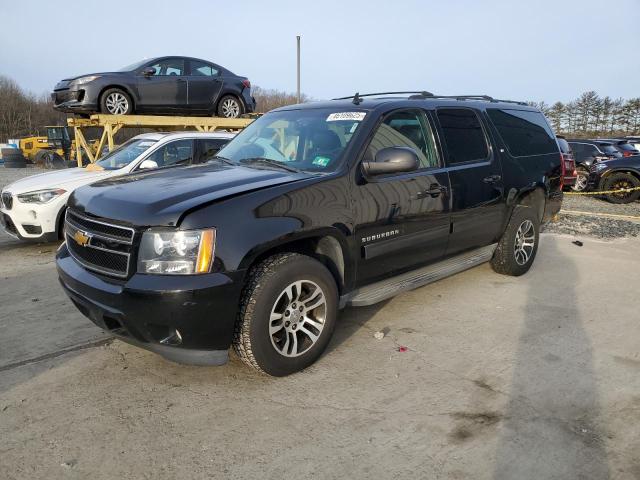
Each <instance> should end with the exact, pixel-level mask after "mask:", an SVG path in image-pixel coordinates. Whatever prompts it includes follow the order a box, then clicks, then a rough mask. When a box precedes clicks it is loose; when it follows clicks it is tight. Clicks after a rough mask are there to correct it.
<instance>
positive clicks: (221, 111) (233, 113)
mask: <svg viewBox="0 0 640 480" xmlns="http://www.w3.org/2000/svg"><path fill="white" fill-rule="evenodd" d="M217 112H218V116H219V117H225V118H238V117H239V116H240V115H242V114H243V113H244V109H243V108H242V103H241V102H240V100H238V99H237V98H236V97H234V96H233V95H225V96H224V97H222V99H221V100H220V102H219V103H218V108H217Z"/></svg>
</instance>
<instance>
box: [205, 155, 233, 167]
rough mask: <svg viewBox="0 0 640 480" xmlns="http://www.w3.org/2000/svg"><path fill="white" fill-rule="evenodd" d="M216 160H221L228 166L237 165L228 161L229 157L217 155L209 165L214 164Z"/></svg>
mask: <svg viewBox="0 0 640 480" xmlns="http://www.w3.org/2000/svg"><path fill="white" fill-rule="evenodd" d="M214 160H220V161H221V162H222V163H226V164H227V165H235V162H234V161H232V160H230V159H228V158H227V157H223V156H221V155H216V156H214V157H211V158H210V159H209V160H208V161H207V163H209V162H213V161H214Z"/></svg>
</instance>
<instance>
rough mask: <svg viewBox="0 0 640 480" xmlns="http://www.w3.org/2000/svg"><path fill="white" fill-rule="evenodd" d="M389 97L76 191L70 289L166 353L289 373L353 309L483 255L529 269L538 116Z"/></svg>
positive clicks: (547, 131)
mask: <svg viewBox="0 0 640 480" xmlns="http://www.w3.org/2000/svg"><path fill="white" fill-rule="evenodd" d="M405 93H406V92H405ZM381 95H382V94H377V96H375V95H373V94H372V95H371V96H368V95H362V96H361V95H355V96H353V97H347V98H344V99H337V100H335V101H328V102H322V103H307V104H303V105H294V106H289V107H284V108H280V109H277V110H273V111H271V112H269V113H267V114H266V115H264V116H263V117H261V118H259V119H258V120H256V121H255V122H253V123H252V124H251V125H249V126H248V127H247V128H246V129H245V130H243V131H242V132H241V133H240V134H239V135H238V136H237V137H235V138H234V139H233V140H232V141H231V142H230V143H229V144H227V146H226V147H225V148H223V149H222V150H221V151H220V152H219V156H218V157H217V158H216V159H214V161H212V162H211V163H209V164H207V165H205V166H194V167H184V168H175V169H171V170H165V171H155V172H145V173H141V174H133V175H129V176H126V177H121V178H117V179H109V180H107V181H103V182H98V183H94V184H92V185H90V186H86V187H82V188H79V189H77V190H75V192H74V193H73V194H72V196H71V197H70V199H69V202H68V210H67V212H68V213H67V221H66V228H65V232H66V243H65V244H63V245H62V246H61V247H60V249H59V250H58V252H57V255H56V262H57V268H58V273H59V277H60V282H61V284H62V286H63V287H64V290H65V292H66V293H67V295H68V296H69V297H70V298H71V300H72V301H73V303H74V304H75V305H76V306H77V307H78V309H79V310H80V311H81V312H82V313H83V314H84V315H86V316H87V317H88V318H90V319H91V320H92V321H93V322H94V323H96V324H97V325H99V326H100V327H102V328H103V329H105V330H107V331H109V332H111V333H112V334H113V335H115V336H116V337H117V338H120V339H122V340H124V341H126V342H130V343H132V344H134V345H137V346H140V347H143V348H146V349H149V350H152V351H154V352H157V353H159V354H160V355H162V356H164V357H165V358H168V359H171V360H174V361H179V362H185V363H192V364H200V365H217V364H222V363H224V362H226V361H227V358H228V349H229V346H230V345H233V346H234V348H235V351H236V352H237V354H238V355H239V357H240V358H241V359H242V360H243V361H244V362H245V363H246V364H248V365H250V366H252V367H254V368H256V369H257V370H259V371H262V372H266V373H268V374H271V375H287V374H290V373H292V372H295V371H298V370H301V369H303V368H305V367H307V366H308V365H310V364H311V363H313V362H314V361H315V360H316V359H317V358H318V357H319V356H320V355H321V354H322V352H323V351H324V349H325V347H326V346H327V344H328V343H329V340H330V339H331V335H332V333H333V330H334V327H335V324H336V321H337V319H338V310H339V309H341V308H343V307H345V306H347V305H352V306H361V305H371V304H374V303H376V302H380V301H382V300H385V299H388V298H390V297H392V296H394V295H397V294H398V293H400V292H403V291H406V290H410V289H413V288H416V287H419V286H422V285H425V284H427V283H430V282H433V281H435V280H438V279H441V278H444V277H446V276H448V275H451V274H454V273H457V272H460V271H462V270H465V269H467V268H470V267H473V266H475V265H478V264H480V263H482V262H487V261H490V262H491V265H492V266H493V268H494V270H495V271H496V272H498V273H502V274H506V275H515V276H517V275H522V274H524V273H525V272H527V271H528V270H529V268H530V267H531V265H532V264H533V261H534V258H535V256H536V252H537V249H538V242H539V232H540V225H541V223H543V222H546V221H548V220H550V219H551V218H552V217H553V216H554V215H555V214H556V213H557V212H558V211H559V210H560V206H561V202H562V165H561V162H562V157H561V155H560V151H559V148H558V143H557V142H556V137H555V135H554V133H553V131H552V130H551V128H550V127H549V125H548V123H547V121H546V119H545V117H544V115H543V114H542V113H541V112H540V111H539V110H537V109H535V108H533V107H530V106H527V105H526V104H524V103H519V102H507V101H500V100H494V99H492V98H491V97H485V96H483V97H476V96H464V95H462V96H456V97H444V96H435V95H432V94H429V93H427V92H421V93H417V94H414V95H411V96H409V97H408V98H405V97H396V96H384V95H382V96H381ZM453 320H454V319H446V320H445V319H443V321H453Z"/></svg>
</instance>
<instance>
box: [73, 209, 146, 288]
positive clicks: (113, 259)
mask: <svg viewBox="0 0 640 480" xmlns="http://www.w3.org/2000/svg"><path fill="white" fill-rule="evenodd" d="M133 236H134V230H133V229H132V228H128V227H122V226H119V225H114V224H110V223H106V222H103V221H101V220H95V219H92V218H88V217H85V216H84V215H79V214H77V213H75V212H72V211H71V210H67V215H66V219H65V239H66V240H67V247H68V249H69V252H70V253H71V256H73V258H74V259H75V260H76V261H77V262H78V263H79V264H80V265H82V266H84V267H85V268H86V269H87V270H93V271H95V272H99V273H103V274H105V275H111V276H114V277H120V278H126V277H128V276H129V269H130V266H131V254H132V253H133V245H132V244H133Z"/></svg>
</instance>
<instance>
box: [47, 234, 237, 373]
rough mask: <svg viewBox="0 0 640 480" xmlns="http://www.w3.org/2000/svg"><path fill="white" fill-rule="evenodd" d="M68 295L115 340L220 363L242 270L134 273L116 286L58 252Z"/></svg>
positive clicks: (190, 360) (189, 360) (173, 356)
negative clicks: (153, 273) (189, 272)
mask: <svg viewBox="0 0 640 480" xmlns="http://www.w3.org/2000/svg"><path fill="white" fill-rule="evenodd" d="M56 264H57V268H58V276H59V279H60V283H61V284H62V287H63V288H64V291H65V293H66V294H67V295H68V296H69V298H70V299H71V300H72V302H73V303H74V305H75V306H76V307H77V308H78V310H80V312H81V313H82V314H83V315H85V316H86V317H87V318H89V319H90V320H91V321H92V322H93V323H95V324H96V325H98V326H99V327H100V328H102V329H104V330H106V331H108V332H110V333H111V334H113V335H114V336H115V337H117V338H119V339H121V340H123V341H125V342H128V343H131V344H133V345H136V346H138V347H141V348H144V349H147V350H150V351H153V352H155V353H158V354H159V355H161V356H163V357H164V358H166V359H168V360H171V361H174V362H177V363H185V364H190V365H222V364H224V363H225V362H226V361H227V359H228V349H229V346H230V345H231V341H232V339H233V329H234V325H235V321H236V314H237V310H238V303H239V299H240V291H241V285H242V283H241V282H242V278H243V274H244V272H243V271H239V272H233V273H212V274H208V275H194V276H188V277H187V276H172V275H143V274H134V275H133V276H132V277H131V278H130V279H129V280H126V281H124V282H117V281H115V280H107V279H106V278H105V277H102V276H99V275H97V274H93V273H90V272H89V271H87V270H85V269H84V268H82V267H81V266H80V265H79V264H78V263H77V262H76V261H75V260H73V258H72V257H71V256H70V254H69V251H68V250H67V246H66V244H63V245H62V246H61V247H60V249H58V253H57V254H56Z"/></svg>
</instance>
